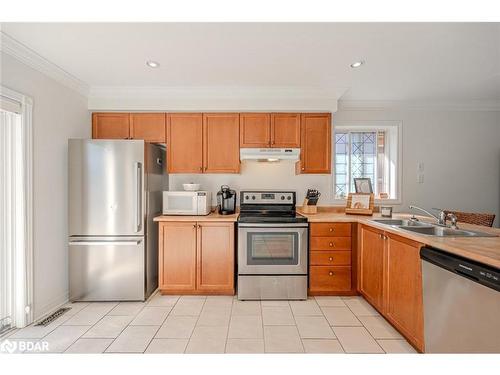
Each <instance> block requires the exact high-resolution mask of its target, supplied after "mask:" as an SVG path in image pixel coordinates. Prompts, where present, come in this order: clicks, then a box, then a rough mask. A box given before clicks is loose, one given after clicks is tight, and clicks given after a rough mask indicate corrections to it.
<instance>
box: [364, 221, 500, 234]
mask: <svg viewBox="0 0 500 375" xmlns="http://www.w3.org/2000/svg"><path fill="white" fill-rule="evenodd" d="M373 221H374V222H376V223H379V224H385V225H389V226H392V227H397V228H399V229H404V230H407V231H409V232H413V233H417V234H424V235H428V236H436V237H496V236H495V235H494V234H490V233H484V232H476V231H472V230H462V229H453V228H449V227H445V226H442V225H436V224H431V223H426V222H422V221H417V220H407V219H376V220H373Z"/></svg>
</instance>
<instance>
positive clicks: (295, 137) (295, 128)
mask: <svg viewBox="0 0 500 375" xmlns="http://www.w3.org/2000/svg"><path fill="white" fill-rule="evenodd" d="M271 147H278V148H280V147H283V148H284V147H294V148H298V147H300V114H299V113H273V114H272V115H271Z"/></svg>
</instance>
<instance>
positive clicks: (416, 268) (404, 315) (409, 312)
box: [384, 234, 424, 351]
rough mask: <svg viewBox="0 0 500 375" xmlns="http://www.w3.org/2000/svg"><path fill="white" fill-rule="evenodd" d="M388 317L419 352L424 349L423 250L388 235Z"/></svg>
mask: <svg viewBox="0 0 500 375" xmlns="http://www.w3.org/2000/svg"><path fill="white" fill-rule="evenodd" d="M386 242H387V264H386V267H387V270H386V286H385V295H386V298H385V299H386V303H385V312H384V315H385V316H386V317H387V319H389V321H390V322H391V323H392V324H394V325H395V326H396V328H397V329H398V330H399V331H400V332H401V333H403V334H404V335H405V336H406V337H407V338H408V339H409V340H410V341H411V342H412V344H413V345H415V347H416V348H417V349H419V350H420V351H423V349H424V316H423V314H424V306H423V297H422V271H421V266H420V264H421V261H420V247H421V245H420V244H419V243H417V242H414V241H410V240H408V239H406V238H403V237H399V236H395V235H391V234H388V235H387V240H386Z"/></svg>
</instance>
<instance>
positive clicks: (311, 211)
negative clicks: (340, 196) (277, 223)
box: [302, 198, 318, 214]
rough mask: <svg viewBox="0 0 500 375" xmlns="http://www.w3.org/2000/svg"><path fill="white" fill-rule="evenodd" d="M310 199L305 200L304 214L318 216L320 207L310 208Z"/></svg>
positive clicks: (303, 204) (303, 205)
mask: <svg viewBox="0 0 500 375" xmlns="http://www.w3.org/2000/svg"><path fill="white" fill-rule="evenodd" d="M307 202H308V199H307V198H304V203H302V212H303V213H305V214H316V213H318V206H308V205H307Z"/></svg>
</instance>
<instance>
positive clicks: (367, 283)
mask: <svg viewBox="0 0 500 375" xmlns="http://www.w3.org/2000/svg"><path fill="white" fill-rule="evenodd" d="M383 236H384V234H383V232H381V231H378V230H375V229H371V228H367V227H365V226H362V227H361V246H360V254H359V262H360V264H359V273H360V275H359V282H360V283H359V289H360V291H361V293H362V294H363V295H364V296H365V298H366V299H367V300H368V301H369V302H370V303H371V304H372V305H373V306H375V307H376V308H377V309H378V310H379V311H381V312H382V311H383V310H384V261H385V245H384V242H385V241H384V237H383Z"/></svg>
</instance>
